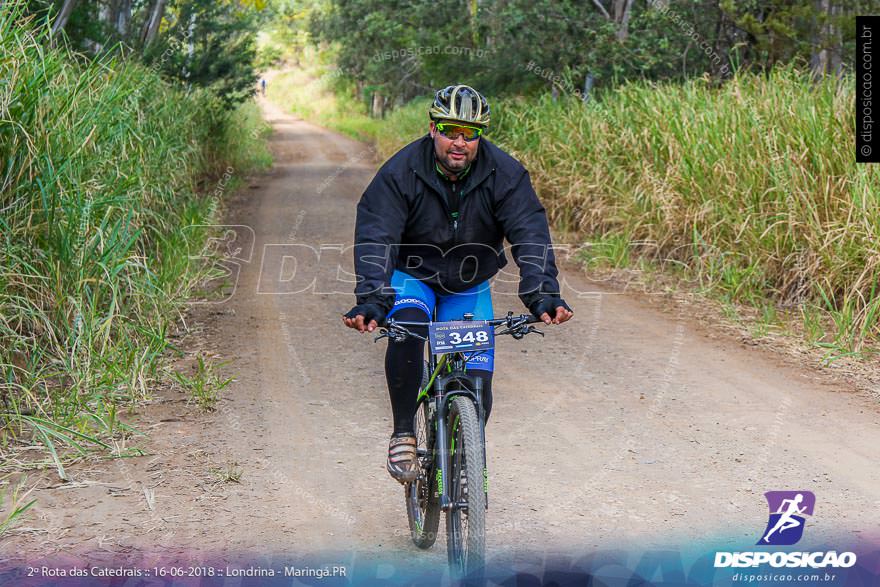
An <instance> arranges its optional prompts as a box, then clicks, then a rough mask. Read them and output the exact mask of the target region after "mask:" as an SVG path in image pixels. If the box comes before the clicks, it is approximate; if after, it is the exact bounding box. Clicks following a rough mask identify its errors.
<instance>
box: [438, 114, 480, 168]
mask: <svg viewBox="0 0 880 587" xmlns="http://www.w3.org/2000/svg"><path fill="white" fill-rule="evenodd" d="M441 122H443V121H441ZM430 128H431V138H433V139H434V154H435V155H436V156H437V162H438V163H440V165H441V166H442V167H443V168H444V169H445V170H446V171H449V172H451V173H453V174H458V173H460V172H462V171H464V170H465V169H466V168H467V166H468V165H470V164H471V161H473V160H474V159H475V158H476V157H477V147H479V145H480V139H475V140H473V141H470V142H469V141H466V140H464V137H463V136H462V135H460V134H459V135H458V136H457V137H456V138H455V139H454V140H453V139H448V138H446V137H444V136H443V135H442V134H440V133H439V132H438V131H437V125H435V124H434V121H431V127H430Z"/></svg>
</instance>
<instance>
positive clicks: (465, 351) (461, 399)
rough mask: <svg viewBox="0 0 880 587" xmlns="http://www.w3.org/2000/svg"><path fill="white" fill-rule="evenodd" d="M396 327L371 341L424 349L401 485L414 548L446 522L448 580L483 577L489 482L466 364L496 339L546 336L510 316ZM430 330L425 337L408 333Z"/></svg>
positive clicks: (475, 386)
mask: <svg viewBox="0 0 880 587" xmlns="http://www.w3.org/2000/svg"><path fill="white" fill-rule="evenodd" d="M435 319H436V313H435V315H434V316H433V317H432V321H431V322H427V323H425V322H402V321H395V320H394V318H393V317H392V318H389V319H388V320H387V321H386V322H385V323H384V324H383V325H382V328H381V329H380V334H379V335H378V336H377V337H376V340H377V341H378V340H379V339H380V338H390V339H391V340H394V341H402V340H405V339H406V338H407V337H415V338H418V339H420V340H426V341H427V342H429V348H428V349H427V350H426V355H427V359H426V361H425V367H424V370H423V376H422V383H421V386H420V390H419V396H418V403H417V407H416V417H415V428H416V440H417V455H418V467H419V475H418V478H417V479H416V480H415V481H412V482H410V483H406V484H405V485H404V495H405V497H406V513H407V517H408V519H409V528H410V533H411V536H412V540H413V542H414V543H415V545H416V546H418V547H419V548H423V549H427V548H430V547H431V546H433V544H434V542H435V540H436V539H437V530H438V528H439V525H440V514H441V512H444V513H445V514H446V553H447V558H448V561H449V567H450V571H451V574H452V575H453V577H454V578H464V577H470V578H474V577H475V575H476V574H477V573H480V572H481V571H482V566H483V560H484V557H485V549H486V511H487V509H488V504H489V476H488V470H487V468H486V429H485V417H484V411H483V398H482V392H483V387H482V384H483V382H482V379H481V378H480V377H475V376H472V375H470V374H468V372H467V362H468V361H469V360H471V359H473V358H475V357H477V356H479V355H480V354H482V353H485V352H486V351H487V350H488V349H491V348H494V344H495V338H496V337H498V336H501V335H505V334H509V335H510V336H512V337H513V338H515V339H521V338H522V337H523V336H525V335H526V334H530V333H533V332H534V333H536V334H540V335H541V336H544V333H542V332H541V331H539V330H537V329H536V328H535V327H534V326H531V324H533V323H535V322H538V319H537V318H535V317H533V316H531V315H528V314H521V315H518V316H515V315H514V314H513V312H508V313H507V316H505V317H503V318H493V319H491V320H474V315H473V314H465V315H464V316H463V317H462V320H454V321H447V322H436V321H434V320H435ZM425 325H427V326H428V336H427V337H423V336H421V335H419V334H417V333H415V332H412V331H410V330H409V329H408V328H407V327H412V326H425Z"/></svg>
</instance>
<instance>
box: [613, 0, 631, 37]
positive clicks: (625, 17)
mask: <svg viewBox="0 0 880 587" xmlns="http://www.w3.org/2000/svg"><path fill="white" fill-rule="evenodd" d="M632 4H633V0H626V4H625V5H624V7H623V14H622V15H621V16H620V21H619V22H620V27H619V28H618V29H617V40H618V41H620V42H621V43H622V42H624V41H626V40H627V39H628V38H629V17H630V14H632Z"/></svg>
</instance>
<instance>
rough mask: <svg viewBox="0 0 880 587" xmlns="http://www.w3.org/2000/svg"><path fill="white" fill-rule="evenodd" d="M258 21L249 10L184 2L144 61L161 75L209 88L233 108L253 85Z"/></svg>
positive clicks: (209, 0) (206, 0)
mask: <svg viewBox="0 0 880 587" xmlns="http://www.w3.org/2000/svg"><path fill="white" fill-rule="evenodd" d="M257 24H258V16H257V15H256V14H255V13H253V12H250V11H244V10H232V9H230V7H229V5H227V4H225V3H222V2H217V1H216V0H189V1H188V2H185V3H183V4H182V6H181V7H180V9H179V12H178V14H177V18H176V20H175V21H174V24H173V25H171V26H169V27H168V28H167V29H166V30H165V31H164V34H163V35H162V37H161V38H160V39H159V40H158V41H157V42H156V43H154V44H153V45H151V46H150V47H149V50H148V51H147V52H146V54H145V55H144V60H145V62H146V63H147V64H149V65H155V66H157V67H158V68H159V69H160V71H162V72H163V73H164V74H165V75H166V76H169V77H172V78H175V79H178V80H180V81H182V82H185V83H187V84H193V85H195V86H198V87H200V88H206V89H208V90H210V91H211V92H212V93H213V94H215V95H216V96H218V97H219V98H220V100H221V101H222V102H223V104H224V105H225V106H226V107H227V108H232V107H234V106H235V105H236V104H240V103H242V102H244V101H245V100H247V99H248V98H250V97H251V96H253V94H254V91H255V88H256V82H257V79H258V75H257V72H256V69H255V62H256V57H257V48H256V29H257Z"/></svg>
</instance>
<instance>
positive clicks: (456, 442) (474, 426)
mask: <svg viewBox="0 0 880 587" xmlns="http://www.w3.org/2000/svg"><path fill="white" fill-rule="evenodd" d="M448 430H449V439H450V440H449V443H450V447H449V455H450V456H449V461H450V471H449V473H450V477H451V478H450V482H449V483H450V484H449V494H450V498H451V499H452V503H453V506H452V507H451V508H450V509H449V511H448V512H447V513H446V553H447V556H448V558H449V568H450V570H451V571H452V574H453V576H454V577H455V578H464V577H468V578H475V577H478V576H479V574H480V573H481V572H482V568H483V561H484V558H485V551H486V493H485V488H484V480H485V463H484V462H483V454H484V451H483V440H482V434H481V433H480V420H479V418H478V417H477V410H476V407H475V406H474V403H473V401H471V400H470V399H469V398H467V397H463V396H456V397H454V398H453V399H452V402H451V406H450V409H449V428H448Z"/></svg>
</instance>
